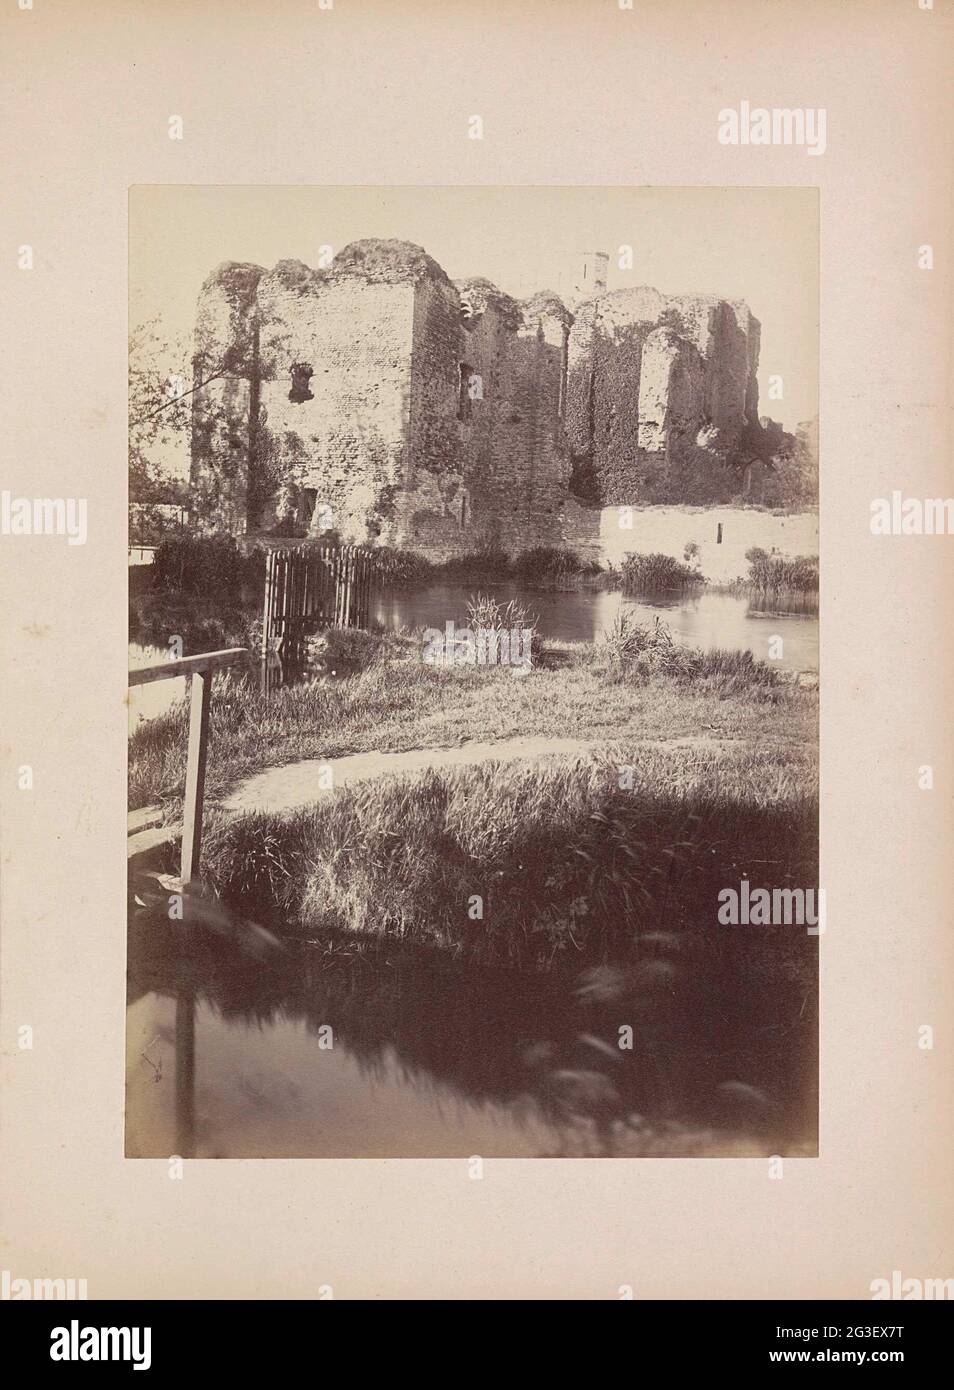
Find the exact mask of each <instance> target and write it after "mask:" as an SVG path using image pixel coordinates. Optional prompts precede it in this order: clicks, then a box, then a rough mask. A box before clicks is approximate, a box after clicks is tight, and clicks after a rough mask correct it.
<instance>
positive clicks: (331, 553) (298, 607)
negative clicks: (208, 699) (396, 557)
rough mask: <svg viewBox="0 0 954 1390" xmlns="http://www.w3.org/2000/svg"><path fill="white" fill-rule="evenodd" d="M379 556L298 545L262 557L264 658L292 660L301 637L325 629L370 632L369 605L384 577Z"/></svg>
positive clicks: (333, 547) (385, 562)
mask: <svg viewBox="0 0 954 1390" xmlns="http://www.w3.org/2000/svg"><path fill="white" fill-rule="evenodd" d="M388 567H389V566H388V559H387V557H386V556H385V555H382V554H381V552H380V551H374V550H364V549H362V548H361V547H360V546H356V545H322V546H308V547H305V546H297V547H295V549H293V550H271V551H269V553H268V555H267V556H266V558H265V607H264V612H263V614H262V656H263V657H267V655H268V653H269V652H275V651H279V652H281V654H282V656H283V657H292V658H294V657H296V656H298V655H299V648H300V645H301V641H302V638H303V637H305V636H307V634H308V633H309V632H316V631H318V629H319V628H326V627H364V628H366V627H368V626H369V625H370V622H371V601H372V598H373V595H374V592H375V589H376V587H377V584H378V583H379V582H380V580H381V579H382V578H383V577H384V576H385V575H386V574H387V571H388Z"/></svg>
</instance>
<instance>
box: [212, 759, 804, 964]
mask: <svg viewBox="0 0 954 1390" xmlns="http://www.w3.org/2000/svg"><path fill="white" fill-rule="evenodd" d="M622 767H627V768H628V769H629V770H628V771H627V773H626V774H625V775H624V777H623V780H624V783H625V787H624V788H621V787H620V780H621V775H620V769H621V768H622ZM804 771H805V770H804V769H802V770H801V772H802V774H804ZM816 853H817V824H816V800H815V794H814V787H813V785H812V778H811V774H810V773H809V774H808V777H807V779H806V778H805V777H804V776H803V775H798V774H797V773H796V770H795V768H794V767H790V768H789V769H788V770H787V772H785V773H780V771H779V769H775V771H774V772H773V773H771V774H767V773H766V769H765V768H764V766H763V765H762V764H761V763H760V762H758V761H756V760H754V759H751V758H750V759H744V758H739V757H735V756H733V755H732V754H731V753H716V754H705V753H702V752H701V751H700V752H699V753H698V754H697V755H693V754H692V753H690V754H688V755H687V753H686V751H685V750H674V749H672V748H665V747H664V748H653V747H642V748H632V747H625V746H623V745H618V746H617V747H616V748H615V749H613V748H607V749H605V750H604V751H603V752H602V753H601V754H600V755H599V756H598V757H597V758H596V759H595V760H592V761H585V762H584V761H580V762H575V761H569V760H564V761H562V762H559V763H556V764H546V765H542V766H528V765H522V764H509V765H506V766H500V765H497V766H496V767H495V766H492V765H483V766H481V767H478V768H473V769H468V770H467V771H466V772H464V771H460V772H458V773H454V774H447V773H443V774H438V773H436V772H430V773H427V774H425V775H424V776H423V778H420V779H416V780H414V781H401V780H384V781H378V782H371V783H367V784H364V785H363V786H359V787H352V788H345V789H344V790H343V791H341V792H340V793H338V794H337V795H336V796H335V798H334V799H332V800H330V801H327V802H322V803H321V804H319V805H316V806H315V807H313V808H310V809H308V810H306V811H303V812H300V813H299V814H297V815H294V816H289V817H270V816H263V815H251V816H245V817H242V818H240V819H238V820H234V821H231V822H227V823H222V822H219V823H217V824H216V825H214V826H213V827H211V829H210V833H209V836H208V839H207V849H206V868H205V872H206V874H207V876H208V879H209V881H210V883H211V884H212V885H213V886H214V887H215V888H216V889H217V891H218V892H219V893H220V894H221V896H222V898H223V899H224V901H225V902H226V904H228V905H229V906H230V907H231V908H232V909H233V910H234V911H235V912H237V913H240V914H241V915H242V916H243V917H245V918H251V919H253V920H255V921H259V922H263V923H267V924H275V925H276V926H277V927H278V928H279V929H280V930H286V929H287V925H288V924H294V925H295V926H297V927H298V928H299V929H300V930H302V931H303V932H304V933H305V934H307V935H309V936H325V935H327V934H335V933H340V932H343V931H346V932H348V933H349V934H350V935H351V936H352V937H357V938H366V939H369V940H371V941H376V942H378V943H386V942H387V941H392V942H394V943H398V942H401V943H413V944H414V945H416V946H423V947H427V948H432V949H436V950H438V951H439V952H441V953H450V954H451V955H452V956H454V957H460V958H466V959H468V960H473V961H475V962H482V963H485V964H491V963H492V964H497V965H500V964H504V965H506V966H508V967H514V968H518V969H521V970H526V969H533V970H537V969H547V970H552V969H558V970H559V969H563V968H566V969H569V970H574V971H575V970H578V969H579V968H581V967H583V966H592V965H595V964H597V963H603V964H606V963H612V962H625V961H633V960H644V961H647V960H655V961H657V962H658V963H659V964H658V968H657V972H656V973H657V974H658V973H659V971H662V973H663V974H665V965H664V962H665V961H666V960H667V959H671V958H673V957H676V958H678V957H679V956H681V955H684V954H685V953H686V952H691V953H693V954H694V955H696V956H698V957H699V958H700V960H704V961H706V962H708V964H709V965H710V966H711V967H712V968H716V966H717V965H718V962H719V960H720V959H721V956H722V953H723V952H724V951H725V950H727V949H734V946H733V945H732V944H731V943H730V942H729V941H728V939H727V938H728V936H729V935H730V933H727V931H726V929H725V928H723V927H718V926H717V925H716V914H717V908H718V893H719V891H720V889H722V888H724V887H726V886H727V885H730V886H731V885H735V886H736V887H737V886H738V884H739V883H740V881H741V879H742V878H743V877H750V878H751V880H752V881H753V882H756V883H760V884H769V885H771V886H774V887H788V886H792V887H808V886H811V885H813V884H814V883H815V882H816ZM475 895H476V897H479V899H480V914H481V915H479V916H475V915H474V914H475V911H476V909H475V908H474V902H475ZM736 936H737V937H740V938H745V939H748V940H749V941H750V942H751V950H752V951H754V952H756V953H757V954H758V953H761V952H763V951H764V952H766V953H767V954H766V955H765V968H766V970H768V969H769V968H771V970H773V971H775V970H777V969H780V968H781V969H783V970H784V969H788V968H790V967H791V968H793V969H799V970H800V969H801V968H802V967H803V966H805V965H806V963H807V962H808V961H809V957H810V952H809V951H808V949H807V944H806V935H805V931H804V928H801V929H800V930H796V929H794V928H792V927H788V928H778V929H775V928H772V929H763V930H761V932H753V931H751V930H748V931H746V930H745V929H741V928H740V929H738V930H737V932H736ZM736 944H737V943H736ZM806 968H807V967H806ZM807 979H808V976H807V975H806V981H807Z"/></svg>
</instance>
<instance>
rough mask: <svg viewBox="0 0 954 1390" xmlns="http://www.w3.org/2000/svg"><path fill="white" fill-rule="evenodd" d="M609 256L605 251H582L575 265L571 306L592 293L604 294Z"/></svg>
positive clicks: (591, 295) (590, 297) (588, 297)
mask: <svg viewBox="0 0 954 1390" xmlns="http://www.w3.org/2000/svg"><path fill="white" fill-rule="evenodd" d="M608 270H609V256H608V255H607V254H606V252H605V251H584V253H583V255H582V256H581V257H580V259H579V262H578V264H577V266H576V272H575V276H574V281H573V288H572V290H571V307H574V306H575V305H577V304H579V303H580V302H581V301H583V300H584V299H592V298H593V296H594V295H597V294H605V293H606V285H607V279H606V277H607V273H608Z"/></svg>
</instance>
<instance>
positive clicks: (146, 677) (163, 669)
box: [127, 647, 248, 888]
mask: <svg viewBox="0 0 954 1390" xmlns="http://www.w3.org/2000/svg"><path fill="white" fill-rule="evenodd" d="M247 657H248V648H247V647H229V648H228V649H227V650H225V651H220V652H201V653H200V654H199V655H198V656H183V657H180V659H179V660H178V661H164V662H161V663H160V665H158V666H145V667H137V668H135V669H134V670H132V671H130V672H129V684H130V685H146V684H147V683H148V682H149V681H163V680H171V679H173V678H174V677H176V676H191V677H192V694H191V701H190V709H189V752H188V756H187V760H186V780H185V802H184V804H183V807H182V858H181V873H180V881H181V883H182V886H183V888H186V887H188V885H189V884H190V883H192V882H193V880H194V879H196V878H198V875H199V856H200V854H201V852H202V803H203V800H204V797H205V762H206V756H207V754H208V751H209V703H210V700H211V696H212V677H213V675H214V674H215V672H216V671H222V670H224V669H225V667H227V666H235V665H236V664H239V663H244V662H245V661H246V659H247ZM140 823H141V824H143V825H144V824H145V823H144V822H140ZM148 833H149V832H148V831H147V830H145V829H144V830H143V831H142V832H141V834H142V835H143V836H147V835H148ZM174 833H175V827H161V828H160V834H159V836H154V837H153V838H152V839H151V840H148V841H147V840H145V839H143V840H141V841H140V844H139V845H136V844H135V843H134V842H135V841H136V840H138V839H140V836H139V835H134V836H133V837H132V839H131V840H130V843H129V847H128V850H127V856H128V857H133V856H134V855H135V854H136V852H137V850H138V851H144V850H148V849H150V848H152V847H154V845H155V844H156V843H159V842H160V840H161V838H170V837H171V836H172V835H173V834H174Z"/></svg>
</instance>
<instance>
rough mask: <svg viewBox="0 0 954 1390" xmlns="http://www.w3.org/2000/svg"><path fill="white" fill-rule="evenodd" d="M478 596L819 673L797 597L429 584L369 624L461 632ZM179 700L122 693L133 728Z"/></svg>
mask: <svg viewBox="0 0 954 1390" xmlns="http://www.w3.org/2000/svg"><path fill="white" fill-rule="evenodd" d="M477 592H482V593H488V594H493V595H494V596H495V597H496V598H497V599H499V600H500V601H501V602H503V603H506V602H508V601H509V600H510V599H511V598H514V599H517V600H518V601H519V602H520V603H522V604H524V605H525V606H526V607H527V609H528V610H529V611H530V613H532V614H533V615H535V616H536V618H537V622H538V626H539V630H540V632H541V634H542V635H543V636H544V637H550V638H553V639H556V640H561V641H568V642H594V641H597V640H598V639H599V637H600V636H601V634H603V633H604V632H606V631H608V630H609V629H610V628H612V626H613V623H614V621H615V619H616V615H617V614H618V613H619V612H620V610H621V609H622V610H623V611H624V612H626V613H629V614H631V615H632V616H633V617H634V618H635V619H636V620H637V621H639V622H647V621H651V620H652V619H653V618H661V619H662V620H663V621H664V622H665V623H667V624H668V625H669V627H670V628H671V629H672V631H673V633H674V635H675V636H676V637H677V638H678V639H679V640H680V641H682V642H685V643H686V644H687V645H689V646H695V647H703V648H707V649H709V648H713V647H727V648H729V649H730V650H740V651H750V652H752V654H753V656H757V657H760V658H762V659H763V660H766V659H768V656H769V639H770V638H772V637H781V638H782V655H781V657H780V658H773V661H774V662H775V664H777V665H778V666H779V667H781V668H782V669H784V670H790V671H811V672H817V670H818V613H817V607H816V606H815V605H814V604H804V603H803V604H800V603H799V600H797V599H793V600H788V601H784V602H781V603H774V604H770V603H769V602H768V600H766V599H765V598H764V597H755V596H745V595H741V594H723V593H706V592H704V591H702V592H697V593H680V594H661V595H654V596H653V597H651V598H649V597H646V596H640V597H637V596H634V595H630V594H622V593H620V592H619V591H617V590H595V589H572V590H567V591H564V590H560V591H556V592H554V591H549V590H538V589H526V588H522V587H521V586H520V585H517V584H495V585H489V584H483V585H481V584H465V585H460V584H429V585H426V586H422V587H420V588H399V589H393V590H391V591H386V592H384V593H382V594H381V595H379V597H378V598H377V600H376V602H375V605H374V619H375V621H376V622H378V623H381V624H383V625H384V626H386V627H390V628H393V629H395V630H398V629H400V628H408V629H414V628H427V627H433V628H440V629H441V630H443V628H444V625H445V623H447V622H448V621H451V622H453V623H454V624H455V626H457V627H466V626H467V601H468V599H469V598H470V597H471V595H473V594H476V593H477ZM776 649H777V647H776ZM187 650H188V649H187ZM166 660H168V652H166V651H163V650H161V649H160V648H157V647H147V646H142V645H140V644H138V643H132V644H130V665H131V666H148V665H152V664H154V663H159V662H162V661H166ZM184 695H185V679H184V678H182V679H178V680H166V681H160V682H158V683H156V684H153V685H142V686H135V687H134V688H133V689H132V690H130V692H129V699H130V712H131V717H132V720H133V722H134V723H137V722H139V721H140V720H142V719H151V718H153V717H154V716H155V715H157V714H161V713H162V712H163V710H166V709H168V708H169V707H170V706H171V705H172V704H174V703H175V701H176V700H181V699H182V698H183V696H184Z"/></svg>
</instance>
